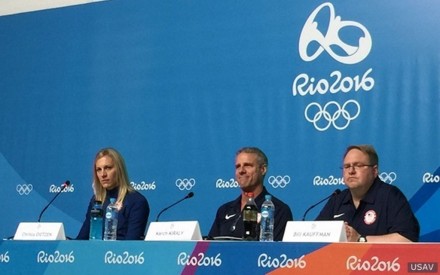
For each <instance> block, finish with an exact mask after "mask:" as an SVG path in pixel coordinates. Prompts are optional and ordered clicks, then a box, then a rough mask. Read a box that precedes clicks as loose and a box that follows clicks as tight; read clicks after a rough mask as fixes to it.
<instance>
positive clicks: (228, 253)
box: [0, 240, 440, 275]
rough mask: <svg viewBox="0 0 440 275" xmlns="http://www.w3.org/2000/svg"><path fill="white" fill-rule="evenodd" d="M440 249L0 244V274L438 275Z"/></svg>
mask: <svg viewBox="0 0 440 275" xmlns="http://www.w3.org/2000/svg"><path fill="white" fill-rule="evenodd" d="M439 261H440V244H437V243H395V244H372V243H297V242H251V241H74V240H66V241H18V240H3V241H0V274H57V275H60V274H61V275H65V274H94V275H97V274H126V275H131V274H161V275H162V274H223V275H227V274H407V273H415V274H417V273H423V274H429V273H434V274H435V273H438V272H439V269H438V264H439Z"/></svg>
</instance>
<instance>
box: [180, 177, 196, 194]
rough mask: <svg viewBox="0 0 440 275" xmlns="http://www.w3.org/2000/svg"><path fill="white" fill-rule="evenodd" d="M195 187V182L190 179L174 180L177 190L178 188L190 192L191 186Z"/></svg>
mask: <svg viewBox="0 0 440 275" xmlns="http://www.w3.org/2000/svg"><path fill="white" fill-rule="evenodd" d="M194 185H196V180H195V179H193V178H191V179H177V180H176V186H177V188H179V189H180V190H182V191H183V190H191V188H193V186H194Z"/></svg>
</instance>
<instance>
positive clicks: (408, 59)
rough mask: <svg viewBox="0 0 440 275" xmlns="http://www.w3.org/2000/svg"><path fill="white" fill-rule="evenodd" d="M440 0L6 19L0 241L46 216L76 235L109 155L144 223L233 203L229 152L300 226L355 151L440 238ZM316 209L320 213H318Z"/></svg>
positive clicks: (180, 5) (196, 5) (165, 6)
mask: <svg viewBox="0 0 440 275" xmlns="http://www.w3.org/2000/svg"><path fill="white" fill-rule="evenodd" d="M439 12H440V3H439V2H438V1H432V0H431V1H429V0H422V1H407V0H405V1H392V2H386V3H384V2H383V1H376V0H373V1H371V0H370V1H364V0H361V1H355V2H347V1H338V0H335V1H331V2H324V1H311V0H307V1H287V0H286V1H282V0H280V1H275V2H274V1H262V0H254V1H211V0H210V1H199V0H193V1H178V2H176V1H141V0H130V1H118V0H113V1H104V2H99V3H94V4H89V5H80V6H72V7H66V8H59V9H51V10H43V11H37V12H30V13H23V14H16V15H9V16H2V17H0V60H1V62H0V76H1V78H0V114H1V115H0V131H1V139H0V184H1V186H2V192H1V193H0V208H1V209H2V214H1V219H2V221H3V222H2V226H1V227H0V236H2V237H7V236H11V235H13V234H14V232H15V230H16V227H17V225H18V223H19V222H21V221H36V220H37V219H38V215H39V213H40V211H41V210H42V208H43V207H44V206H45V205H46V204H47V202H48V201H49V200H51V199H52V198H53V196H54V195H55V193H56V192H57V190H59V186H60V185H61V183H62V182H64V181H65V180H70V181H71V183H72V186H71V187H70V188H69V189H67V190H66V192H64V193H63V194H61V196H60V197H59V198H58V199H57V200H56V201H55V202H54V205H52V206H51V207H50V208H49V209H48V210H47V212H46V213H45V214H44V215H43V218H42V221H61V222H63V223H64V226H65V229H66V234H67V235H68V236H71V237H75V236H76V234H77V232H78V230H79V228H80V225H81V223H82V221H83V219H84V216H85V211H86V208H87V203H88V201H89V199H90V197H91V195H92V188H91V181H92V166H93V158H94V155H95V153H96V152H97V151H98V150H99V149H101V148H103V147H107V146H111V147H115V148H116V149H118V150H119V151H120V152H121V153H122V154H123V156H124V157H125V160H126V163H127V166H128V169H129V175H130V179H131V181H132V182H133V184H134V186H135V188H136V189H137V190H139V191H140V192H141V193H142V194H144V195H145V196H146V197H147V198H148V200H149V202H150V206H151V214H150V220H149V221H153V220H154V219H155V218H156V215H157V214H158V213H159V211H160V210H161V209H162V208H164V207H166V206H168V205H169V204H171V203H173V202H174V201H176V200H178V199H180V198H182V197H184V196H185V195H186V194H187V193H188V192H190V191H193V192H194V193H195V196H194V198H192V199H190V200H188V201H185V202H183V203H182V204H180V205H179V206H177V207H175V208H172V209H170V210H168V211H167V212H165V213H164V214H163V215H162V216H161V219H162V220H198V221H199V222H200V225H201V229H202V234H207V233H208V230H209V228H210V226H211V223H212V221H213V219H214V215H215V212H216V210H217V208H218V206H219V205H220V204H222V203H224V202H226V201H228V200H232V199H233V198H235V197H236V196H238V194H239V190H238V188H237V184H236V182H235V181H234V156H235V151H236V150H237V149H238V148H240V147H242V146H258V147H260V148H261V149H263V151H265V152H266V153H267V155H268V157H269V172H268V176H267V178H266V182H265V184H266V186H267V188H268V189H269V191H270V192H271V193H273V194H274V195H276V196H277V197H279V198H281V199H282V200H284V201H285V202H286V203H288V204H289V205H290V207H291V208H292V210H293V213H294V218H295V219H300V218H302V215H303V213H304V211H305V210H306V208H307V207H308V206H310V205H311V204H313V203H315V202H317V201H319V200H320V199H321V198H324V197H325V196H327V195H329V194H330V193H331V192H333V191H334V190H335V189H336V188H340V189H342V188H344V185H343V182H342V175H341V170H340V168H339V167H340V165H341V162H342V153H343V151H344V149H345V148H346V146H348V145H350V144H359V143H368V144H373V145H374V146H375V147H376V149H377V151H378V153H379V156H380V172H381V177H382V178H383V179H384V180H385V181H387V182H388V183H390V184H393V185H397V186H399V188H401V190H402V191H403V192H404V193H405V195H406V196H407V197H408V199H410V203H411V205H412V207H413V210H414V211H415V213H416V216H417V217H418V219H419V221H420V224H421V235H422V236H421V240H422V241H440V219H439V215H438V214H437V213H436V211H437V210H438V209H439V208H440V192H439V191H438V188H439V186H440V171H439V170H440V167H439V166H440V152H439V148H438V145H439V140H440V139H439V138H440V128H439V122H440V113H439V108H438V106H439V102H440V87H439V86H440V85H439V84H440V77H439V75H440V70H439V69H440V66H439V65H440V62H439V61H440V48H439V47H438V45H439V44H440V34H439V32H438V26H439V25H440V18H439V17H438V14H439ZM320 208H321V207H317V208H316V209H314V210H313V211H311V212H309V214H308V216H307V219H314V218H315V217H316V215H317V213H318V211H319V209H320Z"/></svg>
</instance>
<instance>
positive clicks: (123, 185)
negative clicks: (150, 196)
mask: <svg viewBox="0 0 440 275" xmlns="http://www.w3.org/2000/svg"><path fill="white" fill-rule="evenodd" d="M105 156H108V157H110V158H111V159H112V160H113V164H114V165H115V168H116V182H117V186H118V187H119V194H118V198H117V200H116V203H117V204H119V205H122V203H123V201H124V198H125V195H126V194H127V193H128V192H132V191H134V188H133V186H131V184H130V181H129V179H128V173H127V169H126V168H125V161H124V158H122V156H121V154H119V152H118V151H116V150H115V149H113V148H104V149H101V150H100V151H99V152H98V153H97V154H96V157H95V161H94V163H93V190H94V192H95V199H96V200H99V201H102V202H104V201H105V199H106V194H107V192H106V189H105V188H104V187H102V185H101V183H100V182H99V179H98V176H97V174H96V162H97V161H98V159H100V158H102V157H105Z"/></svg>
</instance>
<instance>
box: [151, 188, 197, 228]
mask: <svg viewBox="0 0 440 275" xmlns="http://www.w3.org/2000/svg"><path fill="white" fill-rule="evenodd" d="M193 196H194V193H193V192H189V193H188V195H186V196H185V197H183V198H182V199H180V200H178V201H176V202H175V203H173V204H171V205H170V206H168V207H165V208H164V209H162V210H161V211H160V212H159V214H157V217H156V221H159V217H160V215H162V213H163V212H165V211H167V210H168V209H170V208H171V207H173V206H174V205H176V204H178V203H179V202H181V201H184V200H186V199H189V198H192V197H193Z"/></svg>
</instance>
